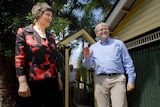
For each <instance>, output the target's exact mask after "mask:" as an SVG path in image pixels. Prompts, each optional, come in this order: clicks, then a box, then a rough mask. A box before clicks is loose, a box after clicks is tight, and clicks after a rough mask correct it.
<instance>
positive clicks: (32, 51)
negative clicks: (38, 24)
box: [15, 25, 59, 81]
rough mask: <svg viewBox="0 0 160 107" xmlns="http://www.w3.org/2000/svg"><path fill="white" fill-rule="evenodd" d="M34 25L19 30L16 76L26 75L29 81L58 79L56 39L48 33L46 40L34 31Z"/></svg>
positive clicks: (16, 48) (16, 51)
mask: <svg viewBox="0 0 160 107" xmlns="http://www.w3.org/2000/svg"><path fill="white" fill-rule="evenodd" d="M33 26H34V25H30V26H27V27H24V28H19V29H18V31H17V35H16V45H15V67H16V75H17V77H18V76H21V75H26V76H27V79H28V80H29V81H35V80H43V79H47V78H56V77H57V73H58V72H59V69H58V66H57V61H58V57H57V49H56V43H55V37H54V35H53V34H51V33H50V32H48V31H46V36H47V38H46V39H43V38H41V37H40V36H39V35H38V33H37V32H36V31H35V30H34V29H33Z"/></svg>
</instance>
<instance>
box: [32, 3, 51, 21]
mask: <svg viewBox="0 0 160 107" xmlns="http://www.w3.org/2000/svg"><path fill="white" fill-rule="evenodd" d="M45 11H51V12H52V7H51V6H49V5H48V4H47V3H46V2H37V3H36V4H35V5H34V6H33V7H32V16H33V17H34V19H35V20H37V19H38V17H39V16H41V15H42V14H43V13H44V12H45Z"/></svg>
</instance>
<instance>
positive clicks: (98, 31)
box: [97, 28, 108, 32]
mask: <svg viewBox="0 0 160 107" xmlns="http://www.w3.org/2000/svg"><path fill="white" fill-rule="evenodd" d="M103 30H105V31H106V30H108V28H101V29H98V30H97V32H99V31H103Z"/></svg>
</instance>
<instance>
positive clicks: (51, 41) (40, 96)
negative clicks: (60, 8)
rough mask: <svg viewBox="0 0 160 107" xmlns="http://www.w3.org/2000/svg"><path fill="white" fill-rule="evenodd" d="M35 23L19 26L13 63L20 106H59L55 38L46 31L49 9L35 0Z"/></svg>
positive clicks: (60, 87) (58, 75)
mask: <svg viewBox="0 0 160 107" xmlns="http://www.w3.org/2000/svg"><path fill="white" fill-rule="evenodd" d="M32 15H33V17H34V18H35V20H34V21H35V24H31V25H29V26H26V27H24V28H19V29H18V31H17V35H16V47H15V49H16V53H15V54H16V55H15V66H16V76H17V80H18V95H19V99H18V101H19V104H20V107H60V105H59V98H60V94H59V91H60V90H62V81H61V76H60V73H59V72H60V71H59V68H58V66H57V61H58V56H57V50H56V43H55V37H54V35H53V34H51V33H50V32H48V31H47V30H46V28H47V27H49V25H50V23H51V21H52V8H51V7H50V6H49V5H48V4H47V3H45V2H38V3H37V4H36V5H34V6H33V8H32Z"/></svg>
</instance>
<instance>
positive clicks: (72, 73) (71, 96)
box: [69, 64, 76, 106]
mask: <svg viewBox="0 0 160 107" xmlns="http://www.w3.org/2000/svg"><path fill="white" fill-rule="evenodd" d="M75 86H76V71H75V70H74V69H73V65H72V64H71V65H69V102H70V105H71V106H76V105H75V96H74V92H75V91H74V90H75Z"/></svg>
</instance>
